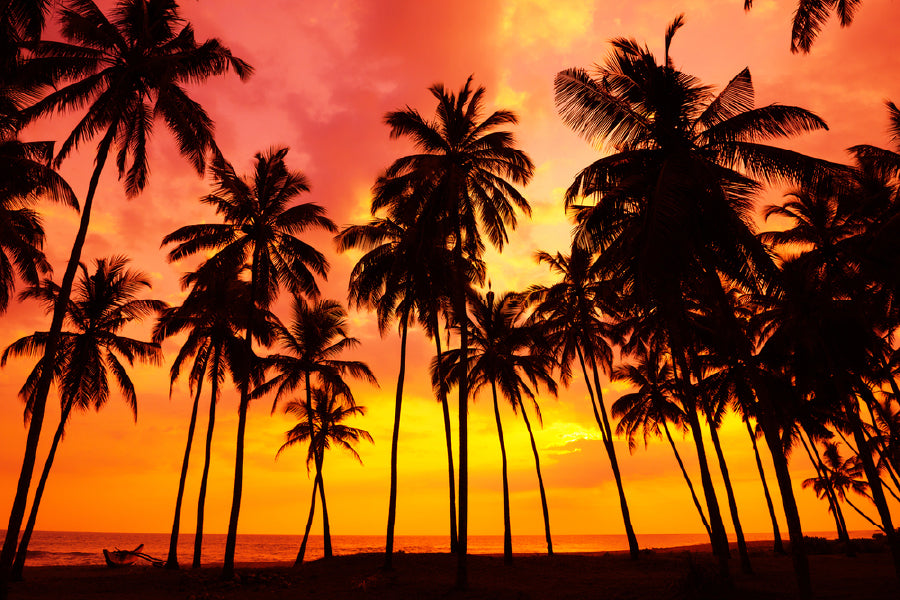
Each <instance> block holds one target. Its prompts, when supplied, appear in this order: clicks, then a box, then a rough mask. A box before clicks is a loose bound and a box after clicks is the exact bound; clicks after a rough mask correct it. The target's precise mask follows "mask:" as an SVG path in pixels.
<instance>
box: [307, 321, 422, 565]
mask: <svg viewBox="0 0 900 600" xmlns="http://www.w3.org/2000/svg"><path fill="white" fill-rule="evenodd" d="M408 330H409V310H405V311H404V312H403V317H402V321H401V323H400V371H399V373H398V374H397V396H396V399H395V400H394V430H393V432H392V434H391V495H390V499H389V500H388V522H387V538H386V539H385V546H384V568H385V569H392V568H393V558H394V524H395V523H396V521H397V442H398V441H399V439H400V408H401V406H402V404H403V380H404V378H405V377H406V335H407V332H408ZM322 508H323V509H324V508H325V507H324V505H323V507H322Z"/></svg>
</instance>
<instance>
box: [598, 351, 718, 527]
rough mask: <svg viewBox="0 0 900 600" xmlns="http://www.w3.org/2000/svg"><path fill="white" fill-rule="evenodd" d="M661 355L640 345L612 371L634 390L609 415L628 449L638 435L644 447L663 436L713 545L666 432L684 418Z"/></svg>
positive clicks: (618, 402) (679, 460) (698, 502)
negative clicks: (631, 359)
mask: <svg viewBox="0 0 900 600" xmlns="http://www.w3.org/2000/svg"><path fill="white" fill-rule="evenodd" d="M661 354H662V353H661V352H660V351H659V349H658V348H655V347H652V346H649V345H647V344H643V345H641V351H640V352H639V353H638V360H637V362H636V363H634V364H629V363H626V364H622V365H619V366H617V367H616V368H615V370H614V371H613V373H612V377H613V379H615V380H618V381H627V382H628V383H629V384H630V385H631V386H632V388H635V391H634V392H630V393H628V394H624V395H622V396H620V397H619V399H618V400H616V401H615V402H614V403H613V405H612V409H611V410H612V414H613V416H614V417H617V418H618V419H619V424H618V425H617V426H616V434H617V435H624V436H625V438H626V439H627V440H628V449H629V450H631V451H634V448H635V446H636V442H635V439H636V437H637V435H638V433H640V434H641V435H643V438H644V446H645V447H646V446H647V444H648V442H649V440H650V438H651V437H659V436H661V435H662V434H663V433H665V435H666V440H667V441H668V442H669V446H670V447H671V448H672V453H673V454H674V455H675V461H676V462H677V463H678V468H679V469H680V470H681V475H682V477H684V481H685V483H687V486H688V490H690V492H691V499H692V500H693V501H694V506H695V507H696V508H697V514H699V515H700V521H701V522H702V523H703V527H704V529H706V533H707V534H708V535H709V538H710V543H712V530H711V529H710V526H709V521H707V519H706V515H705V514H704V512H703V507H702V506H701V505H700V500H699V499H698V498H697V494H696V492H695V491H694V485H693V484H692V483H691V478H690V477H689V476H688V473H687V470H686V469H685V467H684V461H682V460H681V455H680V454H679V453H678V448H677V447H676V446H675V440H673V439H672V433H671V432H670V431H669V425H668V422H669V421H671V422H672V423H675V424H676V425H678V426H679V427H681V428H683V427H684V423H685V420H686V418H685V416H684V411H683V410H682V408H681V407H680V406H678V404H677V403H675V402H674V401H673V400H672V398H673V396H674V395H675V389H676V385H675V381H674V373H673V369H672V366H671V365H670V364H669V362H668V361H667V360H665V357H664V356H662V355H661ZM660 425H662V431H660Z"/></svg>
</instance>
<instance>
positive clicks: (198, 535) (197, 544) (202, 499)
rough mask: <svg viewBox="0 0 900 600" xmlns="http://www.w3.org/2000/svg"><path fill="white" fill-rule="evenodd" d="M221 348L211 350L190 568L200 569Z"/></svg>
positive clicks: (217, 396)
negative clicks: (211, 358)
mask: <svg viewBox="0 0 900 600" xmlns="http://www.w3.org/2000/svg"><path fill="white" fill-rule="evenodd" d="M221 356H222V353H221V348H219V347H218V346H216V348H215V349H214V350H213V373H212V393H211V395H210V398H209V422H208V424H207V426H206V450H205V456H204V459H203V474H202V475H201V476H200V494H199V496H198V498H197V531H196V532H195V533H194V561H193V563H191V568H193V569H199V568H200V555H201V553H202V552H203V517H204V513H205V512H206V486H207V482H208V481H209V463H210V461H211V459H212V439H213V429H214V428H215V425H216V403H217V401H218V398H219V368H220V361H221Z"/></svg>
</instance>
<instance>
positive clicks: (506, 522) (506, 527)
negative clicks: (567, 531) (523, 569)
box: [491, 381, 513, 565]
mask: <svg viewBox="0 0 900 600" xmlns="http://www.w3.org/2000/svg"><path fill="white" fill-rule="evenodd" d="M491 392H492V393H493V395H494V419H495V420H496V422H497V437H498V438H499V439H500V457H501V458H502V461H503V462H502V471H503V563H504V564H507V565H511V564H512V561H513V556H512V524H511V523H510V518H509V473H508V470H507V463H506V444H505V443H504V442H503V425H502V424H501V423H500V407H499V406H498V404H497V384H496V383H494V382H493V381H492V382H491Z"/></svg>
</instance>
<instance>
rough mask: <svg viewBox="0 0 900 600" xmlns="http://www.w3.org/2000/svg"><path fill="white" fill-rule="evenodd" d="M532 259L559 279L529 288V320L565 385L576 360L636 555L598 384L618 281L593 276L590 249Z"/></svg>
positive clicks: (606, 362)
mask: <svg viewBox="0 0 900 600" xmlns="http://www.w3.org/2000/svg"><path fill="white" fill-rule="evenodd" d="M536 257H537V260H538V262H539V263H540V262H543V263H547V265H548V266H549V267H550V270H551V271H553V272H554V273H555V274H557V275H558V276H559V277H560V280H559V281H558V282H557V283H555V284H553V285H551V286H549V287H548V286H532V287H531V288H530V289H529V291H528V295H529V301H530V302H531V303H534V304H535V305H536V306H535V310H534V318H535V319H539V320H540V321H541V322H542V323H543V329H544V335H545V336H546V337H547V338H548V341H549V344H550V345H551V347H553V348H555V349H556V356H557V360H558V362H559V365H560V369H561V378H562V381H563V383H564V384H566V385H568V382H569V381H570V380H571V376H572V372H571V369H572V367H571V365H572V363H573V362H574V361H575V359H576V358H577V359H578V362H579V364H580V366H581V372H582V375H583V376H584V382H585V385H586V386H587V390H588V396H589V398H590V402H591V410H592V411H593V413H594V419H595V420H596V422H597V427H599V428H600V436H601V438H602V439H603V446H604V448H605V450H606V455H607V457H608V459H609V464H610V467H611V468H612V472H613V476H614V478H615V480H616V489H617V490H618V493H619V506H620V509H621V512H622V520H623V523H624V525H625V535H626V537H627V539H628V549H629V552H630V554H631V558H632V559H637V558H638V556H639V552H640V548H639V547H638V542H637V536H636V535H635V534H634V527H633V526H632V524H631V513H630V511H629V509H628V501H627V500H626V497H625V487H624V484H623V482H622V474H621V471H620V469H619V459H618V456H617V455H616V449H615V446H614V445H613V438H612V428H611V427H610V424H609V417H608V415H607V411H606V405H605V404H604V402H603V391H602V387H601V385H600V369H601V368H602V369H604V370H605V371H606V372H607V373H609V372H611V371H612V360H613V351H612V346H611V345H610V343H609V340H618V339H619V337H620V336H619V334H618V333H617V332H616V330H615V328H614V326H613V323H612V322H611V321H610V320H609V314H610V313H611V312H612V311H613V310H614V308H615V307H614V305H615V304H618V300H617V294H618V291H617V290H618V284H617V283H615V282H614V281H613V280H611V279H600V278H597V277H596V274H595V273H593V272H592V269H591V254H590V252H588V251H587V250H585V249H583V248H580V247H578V246H577V245H573V246H572V250H571V253H570V254H569V255H565V254H562V253H561V252H558V253H557V254H556V255H555V256H552V255H550V254H548V253H547V252H538V253H537V255H536ZM588 368H590V374H589V372H588ZM591 375H592V376H593V379H592V377H591ZM591 381H593V387H592V385H591Z"/></svg>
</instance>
